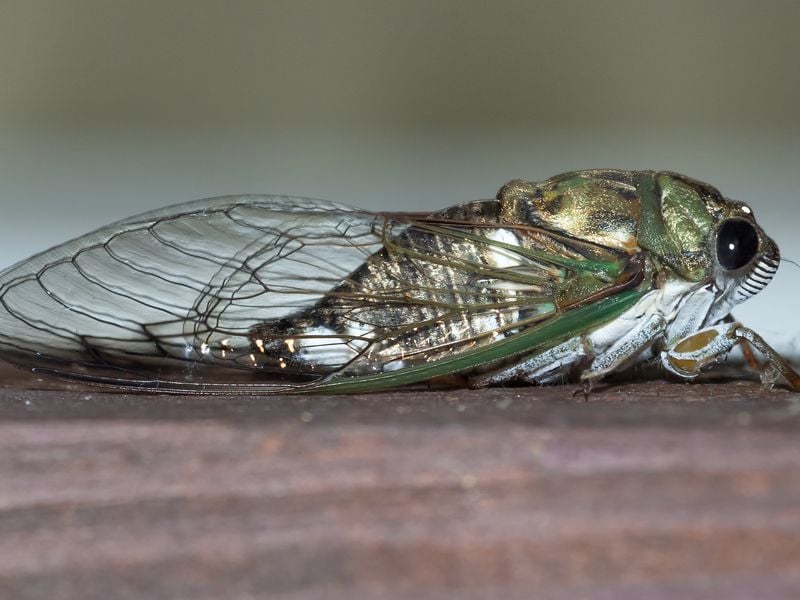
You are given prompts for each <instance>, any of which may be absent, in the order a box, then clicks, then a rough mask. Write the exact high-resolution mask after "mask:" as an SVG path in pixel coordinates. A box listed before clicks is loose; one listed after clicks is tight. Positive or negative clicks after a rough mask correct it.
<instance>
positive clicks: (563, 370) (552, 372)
mask: <svg viewBox="0 0 800 600" xmlns="http://www.w3.org/2000/svg"><path fill="white" fill-rule="evenodd" d="M590 352H591V344H590V343H589V341H588V339H587V338H585V337H583V336H581V337H576V338H573V339H571V340H569V341H567V342H564V343H563V344H559V345H558V346H555V347H553V348H550V349H549V350H545V351H544V352H541V353H539V354H536V355H534V356H529V357H525V358H523V359H522V360H520V361H519V362H516V363H514V364H512V365H509V366H506V367H502V368H500V369H497V370H494V371H490V372H488V373H481V374H480V375H475V376H473V377H471V378H470V380H469V385H470V387H473V388H481V387H487V386H490V385H498V384H501V383H506V382H508V381H512V380H515V379H520V380H522V381H526V382H528V383H551V382H554V381H558V380H559V379H562V378H564V377H566V375H567V374H568V373H569V371H570V370H571V369H572V367H573V365H575V364H576V363H578V362H580V361H582V360H584V359H585V358H586V357H587V356H588V355H589V354H590Z"/></svg>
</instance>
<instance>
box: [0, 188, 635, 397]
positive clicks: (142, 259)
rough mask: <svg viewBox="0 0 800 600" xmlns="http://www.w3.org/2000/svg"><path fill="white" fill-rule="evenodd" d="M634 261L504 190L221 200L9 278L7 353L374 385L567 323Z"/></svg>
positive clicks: (256, 384)
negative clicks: (422, 205)
mask: <svg viewBox="0 0 800 600" xmlns="http://www.w3.org/2000/svg"><path fill="white" fill-rule="evenodd" d="M630 264H631V261H630V257H629V256H627V255H621V254H620V253H619V252H617V251H614V250H611V249H608V248H603V247H600V246H597V245H594V244H589V243H586V242H581V241H579V240H574V239H569V238H565V237H563V236H558V235H556V234H553V233H552V232H547V231H543V230H537V229H535V228H530V227H526V226H524V225H520V224H516V223H500V222H499V220H498V211H497V203H496V202H495V201H480V202H475V203H469V204H464V205H460V206H457V207H453V208H451V209H446V210H444V211H441V212H439V213H435V214H433V215H431V216H429V217H420V216H419V215H417V216H413V215H380V214H372V213H367V212H364V211H358V210H354V209H350V208H347V207H344V206H340V205H336V204H332V203H328V202H323V201H318V200H308V199H302V198H288V197H271V196H240V197H225V198H217V199H212V200H208V201H201V202H196V203H189V204H184V205H178V206H176V207H172V208H169V209H165V210H163V211H157V212H153V213H147V214H145V215H142V216H139V217H135V218H133V219H128V220H126V221H122V222H119V223H116V224H113V225H110V226H108V227H105V228H103V229H100V230H98V231H96V232H94V233H91V234H88V235H86V236H84V237H82V238H78V239H76V240H73V241H71V242H68V243H66V244H63V245H61V246H58V247H56V248H53V249H51V250H49V251H47V252H45V253H42V254H40V255H37V256H35V257H33V258H31V259H29V260H28V261H25V262H23V263H20V264H18V265H16V266H14V267H12V268H11V269H8V270H7V271H5V272H3V273H2V274H0V352H1V353H2V356H3V357H4V358H6V359H7V360H9V361H11V362H15V363H17V364H21V365H23V366H27V367H32V368H35V369H38V370H40V371H46V372H50V373H53V374H57V375H62V376H67V377H74V378H84V379H89V380H93V381H98V382H105V383H114V384H119V385H126V386H131V387H155V386H157V387H160V388H162V389H166V390H176V391H184V390H197V389H200V390H211V391H217V390H225V391H234V390H236V391H242V390H244V389H249V390H252V391H279V390H285V389H292V387H293V386H298V385H300V386H306V387H308V386H312V387H313V386H314V385H318V384H324V383H325V382H329V381H331V380H334V379H341V378H348V379H358V378H362V379H364V380H365V381H367V380H369V381H371V380H372V379H371V378H375V377H376V376H378V377H380V376H381V374H384V373H385V374H391V373H397V372H412V371H413V370H415V369H417V370H419V368H420V366H421V365H431V364H433V365H435V364H437V363H441V364H449V362H448V361H451V359H452V358H453V357H454V356H455V357H459V356H464V357H469V356H472V355H473V354H474V352H475V351H476V349H480V348H485V347H496V348H498V349H502V348H503V347H505V346H504V344H503V343H502V342H503V340H508V339H510V338H513V337H514V336H517V335H518V334H519V333H520V332H524V331H529V330H530V329H532V328H537V327H542V326H544V325H545V324H547V323H550V324H551V327H552V324H553V322H554V321H558V319H560V318H561V316H562V315H563V314H565V313H569V312H570V311H571V310H573V309H574V308H576V307H580V306H581V305H583V304H585V303H588V302H593V301H597V300H599V299H601V298H605V297H608V296H610V295H612V294H614V293H615V292H618V291H620V290H621V289H623V288H626V286H627V287H629V286H630V282H631V281H634V277H633V275H632V274H631V273H630V272H629V271H630V269H628V271H626V268H627V267H629V265H630ZM637 270H638V267H637ZM475 356H476V360H482V358H479V355H477V354H476V355H475ZM497 358H498V357H495V359H497ZM499 358H500V359H502V357H499ZM462 362H463V361H462ZM475 366H477V365H475V364H472V363H465V364H464V365H461V363H459V370H461V371H464V370H465V368H468V369H469V368H473V367H475ZM425 373H428V371H425ZM437 374H438V373H437V372H435V370H434V371H433V372H431V375H432V376H435V375H437Z"/></svg>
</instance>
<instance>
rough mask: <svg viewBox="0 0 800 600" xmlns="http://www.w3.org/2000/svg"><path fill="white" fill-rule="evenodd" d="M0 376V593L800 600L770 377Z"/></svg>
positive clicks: (777, 400) (778, 397)
mask: <svg viewBox="0 0 800 600" xmlns="http://www.w3.org/2000/svg"><path fill="white" fill-rule="evenodd" d="M5 381H6V385H7V387H6V388H4V389H1V390H0V597H2V598H14V599H27V598H37V599H38V598H49V599H52V598H81V599H95V598H97V599H101V598H102V599H107V598H115V599H127V598H148V599H159V598H170V599H174V598H201V599H205V598H208V599H210V598H225V599H249V598H258V597H275V598H290V599H300V598H303V599H305V598H511V599H514V598H537V599H538V598H543V599H545V600H548V599H562V598H564V599H566V598H589V599H609V600H610V599H612V598H613V599H623V600H626V599H634V598H635V599H640V598H654V599H662V598H681V599H686V598H720V597H725V598H733V599H740V598H741V599H745V598H747V599H750V598H756V597H757V598H797V597H800V442H799V441H798V440H799V439H800V438H799V437H798V433H800V396H798V395H795V394H791V393H788V392H785V391H781V390H777V391H769V390H765V389H763V388H762V387H760V386H759V385H758V384H755V383H751V382H729V383H724V384H720V383H715V384H693V385H684V384H676V383H664V382H643V383H634V384H625V385H617V386H610V387H606V388H603V389H600V390H597V391H595V392H594V393H593V394H592V396H591V397H590V399H589V401H588V402H586V401H584V400H583V398H582V396H578V397H574V396H573V392H574V391H575V388H574V387H569V386H565V387H551V388H531V387H528V388H509V389H492V390H484V391H463V390H456V391H429V390H411V391H407V392H399V393H390V394H389V393H387V394H375V395H363V396H348V397H316V398H310V397H270V398H263V397H262V398H259V397H241V396H239V397H226V396H217V397H215V396H183V397H181V396H159V395H153V394H146V395H145V394H142V395H136V394H115V393H110V392H108V391H103V390H98V389H91V388H79V387H76V386H70V385H64V384H47V383H43V382H39V381H38V380H35V379H32V378H28V379H25V378H23V377H22V376H19V375H9V374H7V373H6V374H5ZM34 388H46V389H34Z"/></svg>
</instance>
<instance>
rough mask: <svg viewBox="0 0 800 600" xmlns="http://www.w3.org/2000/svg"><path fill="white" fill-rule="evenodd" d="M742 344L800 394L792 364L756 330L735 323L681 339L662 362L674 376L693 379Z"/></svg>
mask: <svg viewBox="0 0 800 600" xmlns="http://www.w3.org/2000/svg"><path fill="white" fill-rule="evenodd" d="M742 341H746V342H748V343H750V344H751V345H752V346H753V347H754V348H755V349H756V350H758V351H759V352H761V353H762V354H763V355H764V356H765V357H766V358H767V361H768V362H769V364H770V365H771V366H772V368H774V369H775V370H776V371H778V372H779V373H780V374H781V375H783V377H784V379H786V381H787V382H788V383H789V385H790V386H791V388H792V389H793V390H795V391H800V375H798V374H797V373H796V372H795V370H794V369H793V368H792V367H791V366H790V365H789V363H788V362H786V360H785V359H784V358H783V357H782V356H781V355H780V354H778V353H777V352H776V351H775V350H774V349H773V348H772V347H771V346H770V345H769V344H767V342H765V341H764V339H763V338H762V337H761V336H760V335H758V334H757V333H756V332H755V331H753V330H752V329H748V328H747V327H744V326H743V325H742V324H741V323H737V322H735V321H734V322H733V323H721V324H719V325H714V326H712V327H706V328H705V329H701V330H700V331H697V332H695V333H693V334H691V335H688V336H686V337H684V338H683V339H680V340H678V341H677V342H676V343H675V344H674V345H673V346H672V348H669V349H667V350H665V351H663V352H662V353H661V362H662V363H663V365H664V367H665V368H666V369H667V370H668V371H670V372H671V373H674V374H675V375H678V376H680V377H684V378H687V379H691V378H694V377H697V376H698V375H699V374H700V372H701V370H702V369H703V368H704V367H706V366H708V365H710V364H712V363H715V362H717V361H719V360H721V359H722V358H724V357H725V356H726V355H727V354H728V352H730V351H731V349H733V347H734V346H735V345H736V344H739V343H741V342H742Z"/></svg>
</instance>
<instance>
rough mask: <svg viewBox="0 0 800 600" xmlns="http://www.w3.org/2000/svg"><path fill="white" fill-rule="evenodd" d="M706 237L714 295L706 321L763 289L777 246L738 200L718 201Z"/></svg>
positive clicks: (776, 260) (775, 262) (772, 272)
mask: <svg viewBox="0 0 800 600" xmlns="http://www.w3.org/2000/svg"><path fill="white" fill-rule="evenodd" d="M715 208H716V211H715V213H716V215H717V217H716V218H715V224H714V229H713V232H712V235H711V240H710V253H711V254H712V256H713V260H714V262H713V265H714V267H713V282H714V285H715V286H716V288H717V290H718V294H719V295H718V298H717V301H716V302H715V303H714V307H713V308H712V310H711V313H710V314H709V319H708V320H709V322H713V321H714V320H718V319H720V318H722V317H723V316H725V315H726V314H728V313H729V312H730V310H731V308H732V307H733V306H735V305H736V304H739V303H740V302H743V301H744V300H747V299H748V298H750V297H752V296H754V295H755V294H757V293H758V292H760V291H761V290H763V289H764V288H765V287H766V286H767V284H768V283H769V282H770V281H771V280H772V278H773V277H774V275H775V273H776V272H777V270H778V266H779V265H780V260H781V255H780V250H778V245H777V244H776V243H775V242H774V241H773V240H772V239H771V238H770V237H769V236H768V235H767V234H766V233H764V230H763V229H762V228H761V227H760V226H759V225H758V223H756V220H755V218H754V216H753V211H752V209H751V208H750V207H749V206H747V205H746V204H744V203H742V202H736V201H733V200H727V199H725V200H723V201H722V202H721V203H718V204H717V206H716V207H715Z"/></svg>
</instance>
